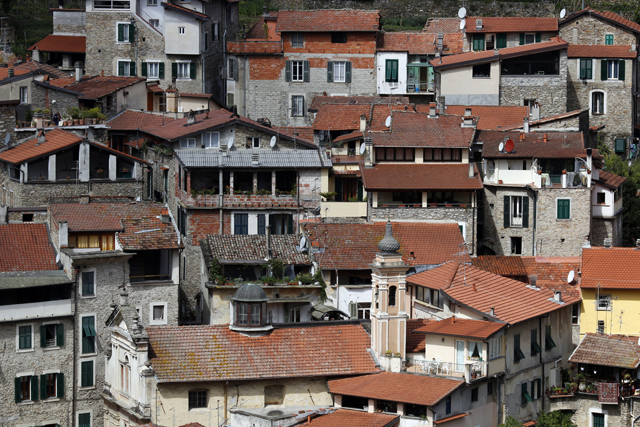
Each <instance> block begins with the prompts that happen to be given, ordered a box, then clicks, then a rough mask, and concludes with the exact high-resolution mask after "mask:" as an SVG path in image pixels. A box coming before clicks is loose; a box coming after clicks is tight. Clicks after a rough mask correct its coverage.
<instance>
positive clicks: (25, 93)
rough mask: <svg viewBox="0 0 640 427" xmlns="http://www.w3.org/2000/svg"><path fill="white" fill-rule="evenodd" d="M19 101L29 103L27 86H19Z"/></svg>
mask: <svg viewBox="0 0 640 427" xmlns="http://www.w3.org/2000/svg"><path fill="white" fill-rule="evenodd" d="M20 103H21V104H28V103H29V86H20Z"/></svg>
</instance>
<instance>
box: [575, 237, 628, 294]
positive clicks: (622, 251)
mask: <svg viewBox="0 0 640 427" xmlns="http://www.w3.org/2000/svg"><path fill="white" fill-rule="evenodd" d="M598 285H599V286H600V289H640V251H638V250H636V249H635V248H609V249H607V248H596V247H592V248H590V249H583V250H582V278H581V283H580V286H581V287H582V288H587V289H597V288H598Z"/></svg>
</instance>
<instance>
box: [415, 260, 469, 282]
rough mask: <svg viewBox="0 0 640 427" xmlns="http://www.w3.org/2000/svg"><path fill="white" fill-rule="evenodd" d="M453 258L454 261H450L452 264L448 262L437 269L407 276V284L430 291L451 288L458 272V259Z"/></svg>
mask: <svg viewBox="0 0 640 427" xmlns="http://www.w3.org/2000/svg"><path fill="white" fill-rule="evenodd" d="M451 258H452V260H453V261H451V260H449V261H450V262H446V263H444V264H443V265H441V266H439V267H437V268H432V269H431V270H427V271H423V272H421V273H418V274H412V275H410V276H407V283H411V284H412V285H418V286H423V287H425V288H429V289H444V288H447V287H449V286H450V285H451V281H452V280H453V278H454V277H455V275H456V273H457V272H458V260H457V259H456V258H457V257H455V258H454V257H451Z"/></svg>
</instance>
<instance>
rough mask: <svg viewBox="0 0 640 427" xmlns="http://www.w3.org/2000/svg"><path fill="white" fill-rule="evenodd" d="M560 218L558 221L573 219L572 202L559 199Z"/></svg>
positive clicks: (558, 217)
mask: <svg viewBox="0 0 640 427" xmlns="http://www.w3.org/2000/svg"><path fill="white" fill-rule="evenodd" d="M557 203H558V216H557V219H571V200H570V199H558V201H557Z"/></svg>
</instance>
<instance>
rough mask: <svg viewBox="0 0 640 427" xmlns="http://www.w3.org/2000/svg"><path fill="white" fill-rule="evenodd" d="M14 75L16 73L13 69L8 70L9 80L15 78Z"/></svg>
mask: <svg viewBox="0 0 640 427" xmlns="http://www.w3.org/2000/svg"><path fill="white" fill-rule="evenodd" d="M13 73H14V71H13V68H9V69H8V70H7V77H9V78H10V77H13Z"/></svg>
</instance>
